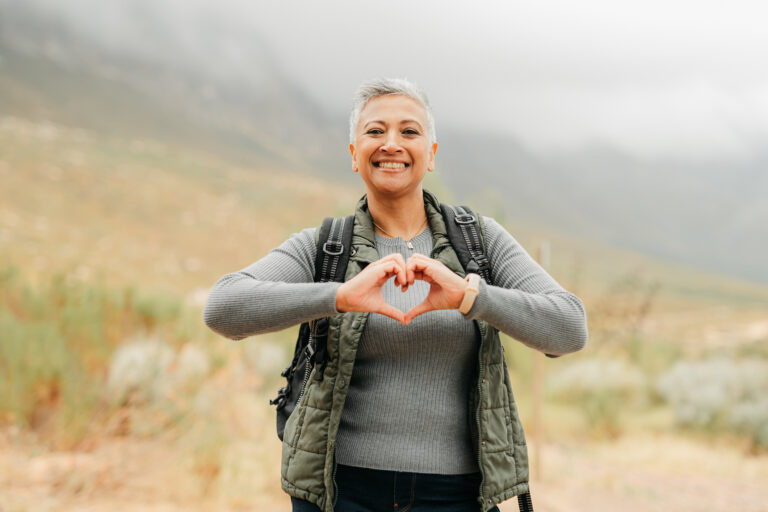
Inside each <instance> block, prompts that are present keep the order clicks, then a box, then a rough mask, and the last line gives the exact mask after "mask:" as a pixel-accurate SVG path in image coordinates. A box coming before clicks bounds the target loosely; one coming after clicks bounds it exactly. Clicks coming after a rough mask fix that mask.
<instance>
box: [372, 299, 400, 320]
mask: <svg viewBox="0 0 768 512" xmlns="http://www.w3.org/2000/svg"><path fill="white" fill-rule="evenodd" d="M376 313H379V314H382V315H384V316H388V317H389V318H394V319H395V320H397V321H398V322H400V323H401V324H404V323H405V315H404V314H403V312H402V311H400V310H399V309H397V308H396V307H394V306H391V305H389V304H387V303H384V304H382V305H381V306H380V307H379V308H378V309H377V310H376Z"/></svg>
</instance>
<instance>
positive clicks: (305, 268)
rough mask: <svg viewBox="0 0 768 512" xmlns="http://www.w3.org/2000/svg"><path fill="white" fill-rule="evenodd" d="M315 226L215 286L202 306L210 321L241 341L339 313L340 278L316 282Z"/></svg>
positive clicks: (228, 336)
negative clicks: (333, 281) (337, 307)
mask: <svg viewBox="0 0 768 512" xmlns="http://www.w3.org/2000/svg"><path fill="white" fill-rule="evenodd" d="M316 251H317V248H316V247H315V228H309V229H305V230H303V231H301V232H300V233H295V234H293V235H291V237H290V238H289V239H288V240H286V241H285V242H283V244H282V245H280V246H279V247H277V248H275V249H273V250H272V251H270V252H269V253H268V254H267V255H266V256H264V257H263V258H261V259H260V260H258V261H257V262H255V263H252V264H251V265H249V266H247V267H245V268H244V269H242V270H240V271H238V272H233V273H231V274H227V275H225V276H224V277H222V278H221V279H219V280H218V282H217V283H216V284H215V285H214V286H213V289H212V290H211V292H210V294H209V295H208V300H207V302H206V304H205V308H204V310H203V319H204V321H205V324H206V325H207V326H208V327H210V328H211V329H212V330H214V331H215V332H217V333H219V334H221V335H223V336H226V337H227V338H232V339H235V340H240V339H243V338H247V337H248V336H253V335H255V334H263V333H267V332H273V331H279V330H281V329H285V328H287V327H290V326H292V325H296V324H299V323H302V322H306V321H309V320H312V319H315V318H321V317H324V316H330V315H335V314H337V313H338V312H337V311H336V288H338V286H339V283H315V282H314V273H315V254H316Z"/></svg>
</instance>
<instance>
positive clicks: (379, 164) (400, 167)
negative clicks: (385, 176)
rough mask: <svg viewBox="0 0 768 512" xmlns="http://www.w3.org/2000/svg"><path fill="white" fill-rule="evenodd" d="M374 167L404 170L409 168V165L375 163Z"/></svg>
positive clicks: (402, 163)
mask: <svg viewBox="0 0 768 512" xmlns="http://www.w3.org/2000/svg"><path fill="white" fill-rule="evenodd" d="M373 165H374V166H375V167H382V168H384V169H404V168H405V167H408V165H409V164H406V163H405V162H374V163H373Z"/></svg>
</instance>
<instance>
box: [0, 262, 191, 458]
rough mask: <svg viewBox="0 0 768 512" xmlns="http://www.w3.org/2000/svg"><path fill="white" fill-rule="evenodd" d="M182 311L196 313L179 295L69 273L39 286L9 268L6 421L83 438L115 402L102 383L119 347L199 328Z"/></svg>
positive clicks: (1, 389)
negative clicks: (185, 308)
mask: <svg viewBox="0 0 768 512" xmlns="http://www.w3.org/2000/svg"><path fill="white" fill-rule="evenodd" d="M182 317H185V318H187V317H189V315H184V314H183V308H182V302H181V301H180V300H179V299H178V298H176V297H174V296H172V295H168V294H161V293H154V292H141V293H138V292H137V291H136V290H134V289H131V288H109V287H106V286H101V285H97V284H87V283H83V282H79V281H75V280H72V279H69V278H67V277H66V276H63V275H57V276H53V277H51V278H49V279H48V280H45V281H42V282H41V283H38V284H34V285H33V284H32V283H31V282H29V281H28V280H25V279H24V278H23V276H22V275H21V273H20V272H19V271H18V269H16V268H15V267H10V266H9V267H6V268H4V269H3V270H2V272H0V422H6V423H7V422H10V423H15V424H18V425H19V426H22V427H25V428H33V429H38V430H40V431H41V432H43V433H49V434H50V437H51V439H52V440H54V441H55V442H56V443H63V444H72V443H76V442H77V441H78V440H79V439H82V437H83V436H84V435H86V434H87V431H88V429H89V428H93V424H94V419H95V418H96V416H98V415H99V413H100V412H104V411H105V409H106V408H108V404H105V403H104V400H103V396H102V395H101V394H100V392H99V390H100V389H102V388H103V384H104V383H105V381H106V378H107V373H108V367H109V364H110V359H111V356H112V353H113V352H114V350H115V349H116V347H118V346H119V345H121V344H122V343H123V340H126V339H131V338H133V337H135V336H146V335H147V334H148V333H150V332H151V333H153V336H155V337H158V338H161V339H167V340H170V341H171V342H172V343H173V344H175V345H180V344H181V343H183V342H184V341H185V340H188V339H189V336H191V335H192V332H191V331H192V329H190V327H189V322H188V321H187V320H186V319H185V320H184V321H183V322H182ZM198 318H199V314H198ZM182 324H183V325H182ZM200 331H203V326H202V325H201V326H200ZM200 331H198V332H200Z"/></svg>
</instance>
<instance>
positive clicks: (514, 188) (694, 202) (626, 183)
mask: <svg viewBox="0 0 768 512" xmlns="http://www.w3.org/2000/svg"><path fill="white" fill-rule="evenodd" d="M440 142H441V143H440V149H439V151H438V162H437V165H438V168H439V169H440V170H441V171H442V172H443V175H444V176H445V179H446V181H447V182H448V184H449V186H450V187H451V188H452V189H454V190H456V191H457V195H458V196H459V198H465V199H469V198H472V197H473V196H477V195H478V194H481V193H482V194H485V195H488V194H490V195H491V196H492V197H495V198H497V199H496V201H497V202H498V206H495V207H496V208H502V209H503V210H504V211H506V212H507V213H508V214H509V215H510V216H511V217H512V218H516V219H520V220H521V221H524V222H529V223H536V224H540V225H545V226H550V227H553V228H555V229H557V230H560V231H563V232H565V233H570V234H571V235H575V236H585V237H589V238H592V239H595V240H602V241H604V242H608V243H610V244H614V245H618V246H622V247H626V248H631V249H633V250H640V251H643V252H646V253H649V254H653V255H655V256H660V257H664V258H670V259H673V260H676V261H679V262H681V263H687V264H691V265H694V266H698V267H701V268H708V269H711V270H715V271H717V272H722V273H725V274H729V275H733V276H739V277H742V278H744V279H749V280H756V281H760V282H764V283H768V259H767V258H766V257H765V255H766V254H768V229H767V228H766V227H765V226H768V196H766V194H767V193H768V174H766V173H765V169H766V168H768V155H767V156H765V157H764V158H761V159H755V160H754V161H750V162H741V163H723V162H713V163H702V164H697V165H692V164H682V163H679V162H673V161H655V162H644V161H641V160H638V159H636V158H633V157H631V156H629V155H626V154H623V153H620V152H617V151H616V150H613V149H612V148H593V149H591V150H589V151H583V152H580V153H573V154H558V155H551V156H547V157H541V156H537V155H534V154H532V153H531V152H529V151H526V150H525V149H524V148H523V147H521V146H520V145H518V144H516V143H515V142H514V141H513V140H510V139H508V138H504V137H498V136H493V135H483V134H466V133H457V132H453V131H451V130H449V129H444V130H442V134H441V141H440ZM725 166H727V168H724V167H725Z"/></svg>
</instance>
